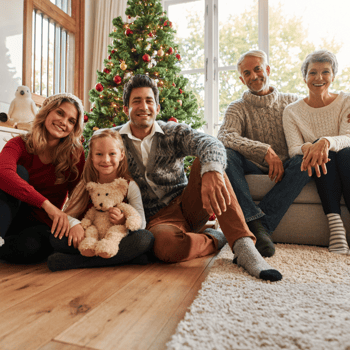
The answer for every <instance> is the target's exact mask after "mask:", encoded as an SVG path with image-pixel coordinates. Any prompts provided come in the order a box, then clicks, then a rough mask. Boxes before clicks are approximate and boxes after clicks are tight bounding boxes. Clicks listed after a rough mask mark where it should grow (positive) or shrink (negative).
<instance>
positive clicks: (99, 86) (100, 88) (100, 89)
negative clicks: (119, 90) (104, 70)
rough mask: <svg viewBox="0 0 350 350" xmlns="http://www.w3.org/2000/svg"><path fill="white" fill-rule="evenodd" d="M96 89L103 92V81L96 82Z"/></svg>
mask: <svg viewBox="0 0 350 350" xmlns="http://www.w3.org/2000/svg"><path fill="white" fill-rule="evenodd" d="M95 89H96V90H97V91H98V92H101V91H103V85H102V84H101V83H98V84H96V86H95Z"/></svg>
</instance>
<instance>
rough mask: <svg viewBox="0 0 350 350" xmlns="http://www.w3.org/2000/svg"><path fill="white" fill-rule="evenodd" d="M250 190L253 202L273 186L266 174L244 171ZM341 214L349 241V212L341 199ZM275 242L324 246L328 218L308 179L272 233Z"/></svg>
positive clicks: (326, 243) (349, 240)
mask: <svg viewBox="0 0 350 350" xmlns="http://www.w3.org/2000/svg"><path fill="white" fill-rule="evenodd" d="M246 179H247V182H248V185H249V189H250V193H251V194H252V197H253V199H254V201H256V202H257V203H258V202H259V201H260V200H261V199H262V198H263V197H264V195H265V194H266V193H267V192H268V191H269V190H270V189H271V188H272V187H273V186H274V183H273V182H272V181H271V180H270V179H269V177H268V176H267V175H246ZM341 204H342V205H341V216H342V219H343V221H344V225H345V228H346V231H347V240H348V242H350V214H349V211H348V209H347V208H346V206H345V203H344V200H343V198H342V201H341ZM272 238H273V241H274V242H275V243H289V244H308V245H318V246H325V247H327V246H328V241H329V229H328V221H327V218H326V216H325V215H324V213H323V209H322V205H321V201H320V198H319V196H318V193H317V189H316V185H315V182H314V181H313V180H311V181H310V182H309V183H308V184H307V185H306V186H305V187H304V189H303V190H302V191H301V193H300V194H299V196H298V197H297V198H296V199H295V201H294V203H293V204H292V205H291V206H290V207H289V209H288V211H287V213H286V214H285V215H284V217H283V219H282V220H281V222H280V224H279V225H278V227H277V229H276V230H275V231H274V233H273V235H272Z"/></svg>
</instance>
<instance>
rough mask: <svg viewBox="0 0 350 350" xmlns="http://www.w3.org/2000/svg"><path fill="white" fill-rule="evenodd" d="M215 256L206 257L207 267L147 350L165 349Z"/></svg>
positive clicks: (196, 293)
mask: <svg viewBox="0 0 350 350" xmlns="http://www.w3.org/2000/svg"><path fill="white" fill-rule="evenodd" d="M216 256H217V254H213V255H211V256H210V257H208V260H207V266H206V267H205V269H204V271H203V272H202V273H201V274H200V275H199V276H198V279H197V280H196V282H195V283H194V285H193V286H192V288H191V290H190V291H189V292H188V293H187V295H186V297H185V298H184V300H183V301H182V303H181V304H180V305H179V307H178V308H177V310H176V311H175V312H174V313H173V314H172V315H171V316H170V318H169V320H168V322H167V323H166V324H165V325H164V326H163V328H162V329H161V331H160V332H159V333H158V335H157V337H156V339H155V340H154V342H153V343H152V344H151V346H150V347H149V348H148V349H147V350H161V349H165V345H166V343H167V342H168V341H169V340H170V339H171V336H172V335H173V334H174V333H175V331H176V328H177V325H178V324H179V322H180V321H181V320H182V319H183V318H184V317H185V314H186V312H187V311H188V309H189V307H190V306H191V304H192V302H193V300H194V299H195V298H196V296H197V295H198V291H199V290H200V289H201V287H202V283H203V282H204V280H205V278H206V277H207V275H208V273H209V271H210V268H211V266H212V265H213V264H214V261H215V258H216Z"/></svg>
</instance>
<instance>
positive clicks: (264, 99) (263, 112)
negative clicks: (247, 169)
mask: <svg viewBox="0 0 350 350" xmlns="http://www.w3.org/2000/svg"><path fill="white" fill-rule="evenodd" d="M271 88H272V89H273V91H272V92H271V93H270V94H268V95H266V96H257V95H254V94H252V93H251V92H250V91H245V92H244V93H243V95H242V98H240V99H239V100H236V101H234V102H231V103H230V105H229V106H228V108H227V110H226V113H225V118H224V122H223V124H222V125H221V127H220V130H219V133H218V139H219V140H220V141H221V142H222V143H223V144H224V146H225V147H227V148H231V149H233V150H235V151H238V152H239V153H241V154H242V155H243V156H244V157H245V158H246V159H248V160H250V161H252V162H253V163H255V164H256V165H257V166H258V167H259V168H260V169H262V170H265V171H267V170H268V164H267V163H266V161H265V160H264V158H265V155H266V152H267V150H268V148H269V147H270V146H271V147H272V149H273V150H274V151H275V152H276V154H277V155H278V156H279V157H280V159H281V160H282V162H284V161H286V160H287V159H288V158H289V156H288V148H287V144H286V140H285V137H284V132H283V125H282V116H283V110H284V108H285V107H286V106H287V105H288V104H290V103H292V102H294V101H296V100H297V99H298V96H296V95H292V94H284V93H280V92H278V90H277V89H276V88H274V87H271Z"/></svg>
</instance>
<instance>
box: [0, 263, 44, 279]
mask: <svg viewBox="0 0 350 350" xmlns="http://www.w3.org/2000/svg"><path fill="white" fill-rule="evenodd" d="M46 266H47V263H46V262H43V263H41V264H34V265H17V264H9V263H7V262H5V261H4V260H0V282H1V281H2V280H3V279H6V278H7V277H8V276H14V275H15V274H20V275H25V274H27V273H31V272H32V271H35V270H43V269H45V268H46Z"/></svg>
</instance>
